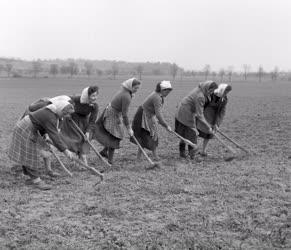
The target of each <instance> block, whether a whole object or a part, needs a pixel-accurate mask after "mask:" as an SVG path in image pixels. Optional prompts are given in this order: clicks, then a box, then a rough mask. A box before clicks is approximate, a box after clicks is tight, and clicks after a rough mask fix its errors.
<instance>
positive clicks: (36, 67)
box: [32, 60, 42, 78]
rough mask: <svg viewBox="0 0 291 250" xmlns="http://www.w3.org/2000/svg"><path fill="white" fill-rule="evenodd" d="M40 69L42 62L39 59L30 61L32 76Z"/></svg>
mask: <svg viewBox="0 0 291 250" xmlns="http://www.w3.org/2000/svg"><path fill="white" fill-rule="evenodd" d="M41 70H42V63H41V61H40V60H37V61H32V72H33V76H34V78H36V76H37V75H38V74H39V73H40V72H41Z"/></svg>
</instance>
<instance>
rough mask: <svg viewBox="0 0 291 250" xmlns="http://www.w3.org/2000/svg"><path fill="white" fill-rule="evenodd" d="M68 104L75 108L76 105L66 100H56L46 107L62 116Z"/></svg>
mask: <svg viewBox="0 0 291 250" xmlns="http://www.w3.org/2000/svg"><path fill="white" fill-rule="evenodd" d="M67 106H71V108H72V109H74V106H73V105H72V104H71V103H70V102H69V101H66V100H58V101H55V102H54V103H52V104H50V105H48V106H46V108H48V109H49V110H51V111H52V112H54V113H55V114H57V115H58V116H60V114H61V112H62V110H63V109H64V108H65V107H67Z"/></svg>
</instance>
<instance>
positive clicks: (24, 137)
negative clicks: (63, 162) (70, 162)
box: [8, 116, 49, 169]
mask: <svg viewBox="0 0 291 250" xmlns="http://www.w3.org/2000/svg"><path fill="white" fill-rule="evenodd" d="M48 150H49V147H48V146H47V144H46V142H45V140H44V139H43V138H42V137H41V136H40V135H38V134H37V132H36V131H35V129H34V127H33V124H32V122H31V120H30V118H29V116H25V117H24V118H23V119H21V120H19V121H18V122H17V123H16V126H15V127H14V129H13V134H12V141H11V144H10V146H9V149H8V157H9V158H10V159H11V160H12V161H14V162H15V163H17V164H19V165H23V166H28V167H31V168H34V169H36V168H38V167H39V166H40V164H41V156H43V155H45V154H46V155H48V154H47V153H46V152H47V151H48Z"/></svg>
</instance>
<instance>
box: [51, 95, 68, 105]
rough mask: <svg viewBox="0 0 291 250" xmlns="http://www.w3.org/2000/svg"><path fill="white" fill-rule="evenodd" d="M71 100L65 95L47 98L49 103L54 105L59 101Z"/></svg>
mask: <svg viewBox="0 0 291 250" xmlns="http://www.w3.org/2000/svg"><path fill="white" fill-rule="evenodd" d="M70 100H71V98H70V97H69V96H67V95H59V96H56V97H53V98H49V101H50V102H51V103H52V104H54V103H55V102H59V101H70Z"/></svg>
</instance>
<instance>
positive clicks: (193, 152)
mask: <svg viewBox="0 0 291 250" xmlns="http://www.w3.org/2000/svg"><path fill="white" fill-rule="evenodd" d="M188 151H189V156H190V159H191V160H194V156H195V150H194V148H193V147H192V146H190V145H188Z"/></svg>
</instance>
